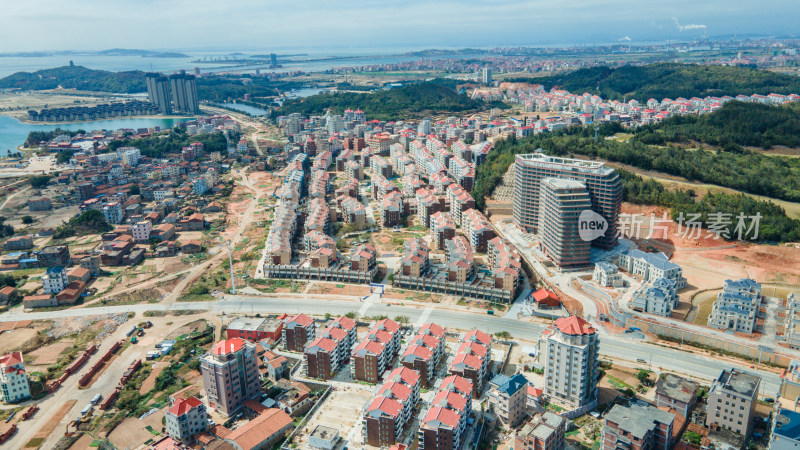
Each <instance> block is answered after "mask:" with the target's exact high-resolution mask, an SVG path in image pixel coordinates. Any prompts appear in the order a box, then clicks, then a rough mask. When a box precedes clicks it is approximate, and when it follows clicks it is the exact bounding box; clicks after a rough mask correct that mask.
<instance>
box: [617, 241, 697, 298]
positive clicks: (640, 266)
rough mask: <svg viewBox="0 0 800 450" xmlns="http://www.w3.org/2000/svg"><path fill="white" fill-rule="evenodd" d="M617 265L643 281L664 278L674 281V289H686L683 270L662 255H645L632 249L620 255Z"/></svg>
mask: <svg viewBox="0 0 800 450" xmlns="http://www.w3.org/2000/svg"><path fill="white" fill-rule="evenodd" d="M617 265H618V266H619V268H620V269H622V270H624V271H626V272H628V273H629V274H631V275H634V276H638V277H641V278H642V280H643V281H653V280H655V279H658V278H666V279H667V280H672V281H674V282H675V288H676V289H678V290H680V289H683V288H685V287H686V278H684V277H683V269H682V268H681V266H679V265H677V264H675V263H673V262H670V260H669V258H668V257H667V255H665V254H664V253H660V252H659V253H645V252H643V251H641V250H639V249H635V248H634V249H631V250H628V251H627V252H625V253H622V254H620V255H619V257H618V258H617Z"/></svg>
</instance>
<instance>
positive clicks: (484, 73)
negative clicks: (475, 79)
mask: <svg viewBox="0 0 800 450" xmlns="http://www.w3.org/2000/svg"><path fill="white" fill-rule="evenodd" d="M481 83H483V84H492V69H490V68H488V67H484V68H483V69H481Z"/></svg>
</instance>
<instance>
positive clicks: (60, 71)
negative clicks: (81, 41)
mask: <svg viewBox="0 0 800 450" xmlns="http://www.w3.org/2000/svg"><path fill="white" fill-rule="evenodd" d="M58 87H62V88H64V89H78V90H82V91H96V92H118V93H125V94H132V93H137V92H146V91H147V87H146V86H145V83H144V72H141V71H138V70H134V71H130V72H108V71H105V70H92V69H87V68H86V67H82V66H63V67H56V68H53V69H44V70H37V71H36V72H17V73H15V74H12V75H9V76H7V77H5V78H3V79H0V89H10V88H19V89H23V90H44V89H56V88H58Z"/></svg>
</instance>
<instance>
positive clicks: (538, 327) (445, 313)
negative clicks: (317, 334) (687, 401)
mask: <svg viewBox="0 0 800 450" xmlns="http://www.w3.org/2000/svg"><path fill="white" fill-rule="evenodd" d="M364 306H365V305H364V304H363V303H361V302H358V301H347V300H326V299H323V298H306V299H303V300H302V302H301V301H298V298H297V297H287V298H281V297H267V298H265V297H252V296H240V295H226V296H225V299H224V300H220V301H217V302H178V303H173V304H140V305H126V306H106V307H98V308H86V309H68V310H63V311H48V312H31V313H15V314H14V313H7V314H2V315H0V322H9V321H15V320H26V319H27V320H38V319H54V318H59V317H78V316H85V315H88V314H90V313H92V312H94V313H95V314H108V313H118V312H127V311H134V312H137V313H140V312H144V311H166V310H198V311H208V312H211V313H214V314H215V315H223V314H255V313H262V314H265V313H273V314H275V313H282V312H286V313H301V312H302V313H306V314H313V315H323V314H325V313H330V314H332V315H342V314H347V313H348V312H361V314H362V315H363V316H376V315H387V316H389V317H395V316H399V315H403V316H408V318H409V321H410V322H411V323H414V322H416V321H417V320H418V319H419V318H420V316H421V315H422V314H423V313H425V314H429V316H428V318H427V320H428V321H431V322H436V323H439V324H441V325H443V326H446V327H448V328H456V329H463V330H471V329H473V328H478V329H480V330H482V331H485V332H488V333H496V332H498V331H508V332H509V333H510V334H511V336H512V338H513V339H522V340H528V341H537V340H538V338H539V335H540V333H541V332H542V330H544V328H545V325H544V324H541V323H531V322H523V321H519V320H515V319H512V318H505V317H496V316H489V315H485V314H479V313H471V312H466V311H452V310H441V309H428V311H426V309H425V308H423V307H417V306H400V305H394V306H392V305H390V304H388V303H380V302H374V303H371V304H370V305H368V306H367V307H366V308H365V307H364ZM628 337H629V336H628V335H616V336H615V335H604V336H602V338H601V341H600V354H601V355H602V356H604V357H607V358H609V359H611V360H612V361H622V362H627V363H628V365H636V364H635V363H634V364H631V363H632V362H635V361H636V360H637V359H640V358H641V359H643V360H645V361H649V362H652V365H653V368H654V369H658V367H663V368H665V369H671V370H674V371H676V372H679V373H683V374H686V375H691V376H694V377H697V378H703V379H706V380H711V379H713V378H715V377H716V376H718V375H719V374H720V372H721V371H722V370H723V369H725V368H730V367H731V366H734V367H737V368H739V369H743V370H750V371H755V372H758V373H759V374H760V375H761V376H762V377H763V383H762V386H763V388H762V395H767V396H774V395H775V393H776V392H777V390H778V387H779V385H780V378H779V377H778V375H777V374H775V373H772V372H766V371H762V370H753V369H750V367H749V366H746V365H743V364H734V363H731V362H728V361H722V360H718V359H716V358H713V357H710V356H705V355H701V354H696V353H690V352H686V351H682V350H678V349H675V348H672V347H663V346H660V345H655V344H651V343H649V342H645V341H642V340H638V339H634V338H630V339H629V338H628Z"/></svg>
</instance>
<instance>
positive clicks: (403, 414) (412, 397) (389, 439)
mask: <svg viewBox="0 0 800 450" xmlns="http://www.w3.org/2000/svg"><path fill="white" fill-rule="evenodd" d="M418 403H419V374H418V373H417V372H416V371H414V370H411V369H408V368H406V367H398V368H397V369H395V370H393V371H392V372H391V373H390V374H389V376H388V377H386V382H385V383H384V384H383V385H382V386H381V387H380V388H379V389H378V392H377V395H376V397H375V398H374V399H372V400H371V401H370V402H369V403H368V404H367V406H366V408H365V409H364V416H363V419H362V422H361V426H362V434H363V436H364V442H365V443H367V444H369V445H373V446H376V447H383V446H389V445H392V444H394V443H395V442H397V441H398V440H400V439H401V438H402V436H403V433H404V432H405V431H406V429H407V428H406V427H407V425H408V424H409V421H410V420H411V417H412V416H413V414H414V410H415V409H416V407H417V404H418Z"/></svg>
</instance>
